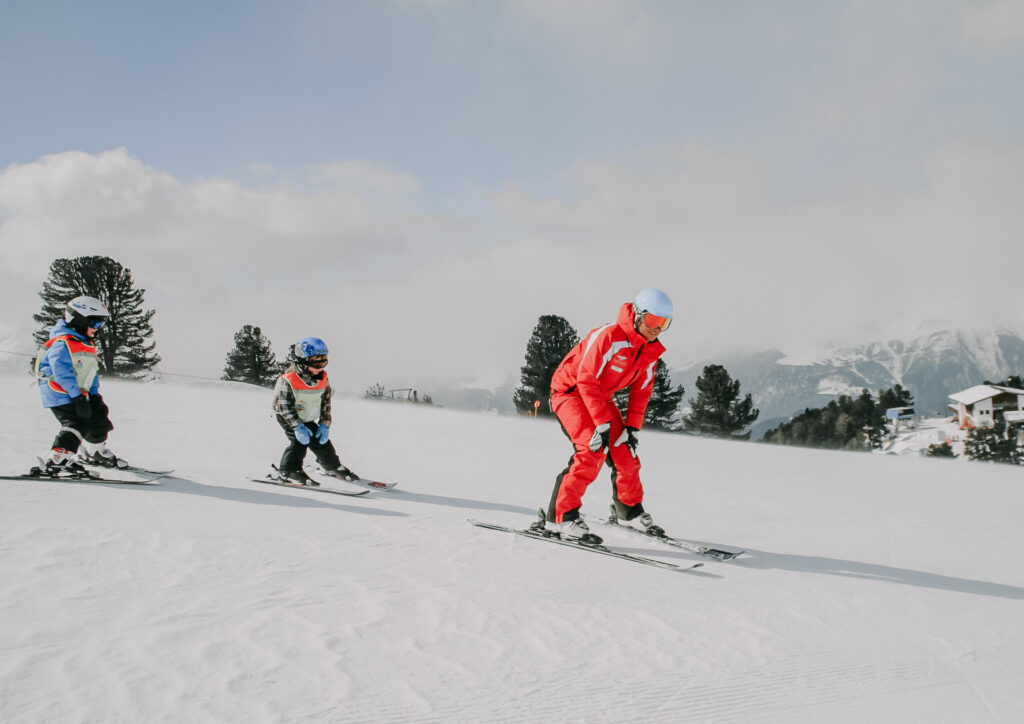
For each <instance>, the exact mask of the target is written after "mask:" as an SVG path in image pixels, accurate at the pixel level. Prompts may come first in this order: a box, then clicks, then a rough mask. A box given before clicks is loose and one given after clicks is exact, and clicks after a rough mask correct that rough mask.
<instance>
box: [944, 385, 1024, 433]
mask: <svg viewBox="0 0 1024 724" xmlns="http://www.w3.org/2000/svg"><path fill="white" fill-rule="evenodd" d="M949 399H950V400H952V402H950V403H949V409H950V410H952V411H953V414H954V415H955V416H956V417H957V419H958V420H959V421H960V428H961V429H969V428H974V427H992V425H993V424H994V423H995V416H996V413H1000V414H1002V415H1004V416H1005V415H1006V414H1007V413H1011V412H1024V390H1019V389H1017V388H1016V387H1004V386H1003V385H975V386H974V387H970V388H968V389H966V390H964V391H963V392H957V393H954V394H952V395H950V396H949ZM1011 417H1016V415H1011Z"/></svg>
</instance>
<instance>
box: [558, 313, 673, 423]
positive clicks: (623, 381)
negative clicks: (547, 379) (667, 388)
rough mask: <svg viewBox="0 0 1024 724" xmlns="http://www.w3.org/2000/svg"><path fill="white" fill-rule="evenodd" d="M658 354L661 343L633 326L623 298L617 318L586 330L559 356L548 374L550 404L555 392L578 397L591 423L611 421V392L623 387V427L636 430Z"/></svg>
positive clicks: (649, 392) (648, 393)
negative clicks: (625, 397)
mask: <svg viewBox="0 0 1024 724" xmlns="http://www.w3.org/2000/svg"><path fill="white" fill-rule="evenodd" d="M664 353H665V345H663V344H662V343H661V342H660V341H658V340H655V341H654V342H648V341H647V340H646V339H644V338H643V336H642V335H641V334H640V333H639V332H637V331H636V328H634V327H633V305H632V304H631V303H630V302H626V303H625V304H623V305H622V307H621V308H620V309H619V319H618V321H617V322H615V323H614V324H606V325H604V326H603V327H598V328H597V329H594V330H591V331H590V333H589V334H588V335H587V336H586V337H584V339H583V341H582V342H580V343H579V344H578V345H576V346H575V347H573V348H572V351H571V352H569V354H567V355H566V356H565V359H563V360H562V363H561V364H560V365H559V366H558V369H557V370H555V374H554V375H553V376H552V377H551V400H552V407H555V406H556V405H557V401H558V398H559V396H561V395H578V396H579V397H581V398H582V399H583V403H584V404H585V405H586V406H587V412H589V413H590V417H591V418H592V419H593V421H594V425H595V426H597V425H601V424H603V423H605V422H611V420H612V415H613V414H614V404H615V403H614V402H613V401H612V394H613V393H615V392H618V391H619V390H621V389H623V388H625V387H629V407H628V409H627V410H626V420H625V422H626V426H627V427H635V428H637V429H640V427H641V426H642V425H643V422H644V412H645V411H646V410H647V403H648V402H649V401H650V399H651V392H652V391H653V389H654V369H655V367H656V366H657V364H658V358H659V357H661V355H662V354H664Z"/></svg>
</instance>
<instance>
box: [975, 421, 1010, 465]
mask: <svg viewBox="0 0 1024 724" xmlns="http://www.w3.org/2000/svg"><path fill="white" fill-rule="evenodd" d="M964 457H966V458H967V459H968V460H979V461H982V462H992V463H1010V464H1011V465H1024V449H1022V448H1021V447H1020V445H1019V443H1018V439H1017V435H1016V434H1014V432H1013V431H1012V430H1011V431H1010V432H1009V433H1008V432H1007V429H1006V420H1004V419H1003V418H1002V417H1001V416H1000V417H997V418H996V420H995V424H994V425H993V426H992V427H978V428H975V429H973V430H971V431H970V432H969V433H967V440H966V442H965V443H964Z"/></svg>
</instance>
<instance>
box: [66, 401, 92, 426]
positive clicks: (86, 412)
mask: <svg viewBox="0 0 1024 724" xmlns="http://www.w3.org/2000/svg"><path fill="white" fill-rule="evenodd" d="M71 404H73V405H74V406H75V414H76V415H78V419H79V420H88V419H89V418H90V417H92V405H90V404H89V398H88V397H86V396H85V395H79V396H78V397H76V398H75V399H73V400H72V401H71Z"/></svg>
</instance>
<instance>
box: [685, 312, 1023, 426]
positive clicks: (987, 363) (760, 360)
mask: <svg viewBox="0 0 1024 724" xmlns="http://www.w3.org/2000/svg"><path fill="white" fill-rule="evenodd" d="M707 364H721V365H724V366H725V368H726V369H727V370H728V371H729V374H730V375H731V376H732V377H733V379H739V380H740V382H741V388H740V389H741V391H742V392H743V393H744V394H746V393H750V394H752V395H753V397H754V403H755V405H756V406H757V407H758V408H759V409H760V410H761V416H760V418H759V419H758V422H757V424H756V425H755V426H754V434H753V437H754V438H759V437H760V436H761V434H763V433H764V432H765V431H766V430H769V429H771V428H773V427H775V426H776V425H778V424H779V423H780V422H784V421H786V420H788V419H789V418H790V417H792V416H793V415H796V414H799V413H800V412H802V411H803V410H804V409H805V408H808V407H811V408H814V407H822V406H824V405H826V404H828V402H829V401H830V400H832V399H834V398H835V397H836V396H838V395H841V394H847V395H857V394H860V391H861V390H862V389H865V388H866V389H868V390H870V391H872V392H877V391H878V390H881V389H889V388H891V387H892V386H894V385H896V384H899V385H902V386H903V387H904V388H905V389H908V390H910V391H911V393H913V395H914V403H915V407H916V409H917V412H918V413H919V414H924V415H940V414H944V413H945V412H946V403H947V402H948V399H947V398H948V397H949V395H950V394H951V393H954V392H957V391H958V390H962V389H965V388H967V387H971V386H972V385H977V384H980V383H982V382H984V381H986V380H988V381H991V382H998V381H1000V380H1003V379H1005V378H1006V377H1008V376H1009V375H1013V374H1016V375H1021V374H1024V338H1022V337H1021V336H1020V335H1019V334H1018V333H1016V332H1014V331H1011V330H1009V329H1006V328H996V329H992V330H988V331H967V330H945V331H939V332H933V333H930V334H927V335H923V336H920V337H916V338H914V339H911V340H890V341H887V342H873V343H871V344H867V345H863V346H859V347H836V348H832V349H827V350H820V351H817V352H811V353H802V354H799V355H796V354H786V353H784V352H782V351H780V350H777V349H772V350H764V351H758V352H747V353H738V354H730V355H722V356H720V357H718V358H715V359H708V360H704V361H701V362H699V363H697V364H693V365H690V366H687V367H686V368H685V369H683V370H682V371H680V372H677V373H674V374H673V381H674V382H676V383H678V384H682V385H683V386H684V387H685V388H686V397H687V399H689V398H691V397H695V396H696V394H697V391H696V388H695V387H694V382H695V380H696V379H697V377H698V376H699V375H700V374H701V371H702V370H703V368H704V366H705V365H707Z"/></svg>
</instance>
